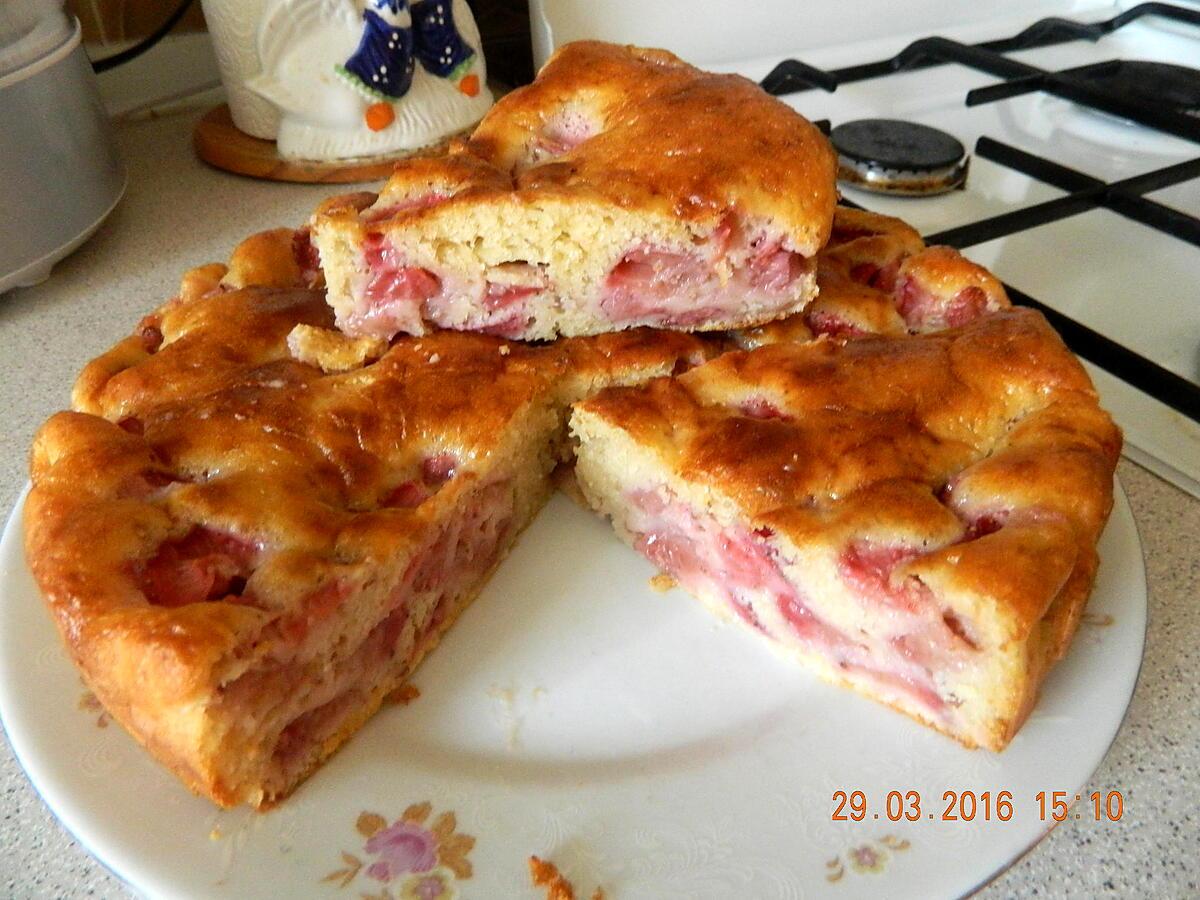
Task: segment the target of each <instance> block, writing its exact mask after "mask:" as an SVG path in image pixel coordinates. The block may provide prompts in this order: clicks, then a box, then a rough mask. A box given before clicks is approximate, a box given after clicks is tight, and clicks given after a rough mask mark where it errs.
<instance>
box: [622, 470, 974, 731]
mask: <svg viewBox="0 0 1200 900" xmlns="http://www.w3.org/2000/svg"><path fill="white" fill-rule="evenodd" d="M626 499H627V500H628V502H629V507H628V508H629V512H628V518H627V521H626V523H625V526H626V528H627V529H628V530H629V532H630V533H631V535H632V536H633V541H634V546H635V547H636V548H637V549H638V550H639V551H640V552H641V553H642V554H643V555H644V556H646V557H647V558H648V559H649V560H650V561H651V562H653V563H654V564H655V565H656V566H658V567H659V568H660V569H662V570H663V571H665V572H667V573H668V574H670V575H671V576H672V577H673V578H674V579H675V580H676V581H677V582H678V583H679V584H680V585H682V586H683V587H684V588H686V589H687V590H689V591H691V592H693V593H696V594H699V595H701V596H703V597H707V598H716V599H718V600H719V601H720V602H723V603H725V604H726V605H727V606H728V607H729V608H730V609H731V610H732V611H733V612H734V613H735V614H736V615H737V617H738V618H740V619H741V620H742V621H744V622H746V623H748V624H749V625H751V626H752V627H754V628H755V629H757V630H758V631H760V632H761V633H763V634H765V635H767V636H768V637H771V638H773V639H775V640H777V641H779V642H780V643H782V644H784V645H788V644H792V645H798V646H799V647H801V648H802V649H804V650H805V651H807V652H809V653H815V654H819V655H820V656H822V657H824V658H825V659H826V660H827V661H828V662H829V663H830V664H831V665H833V666H835V667H836V668H837V669H838V670H839V671H841V672H844V673H845V674H846V675H847V677H852V678H855V679H856V680H865V681H867V682H870V683H871V684H872V685H873V686H874V687H875V688H876V690H878V691H879V692H880V693H881V694H883V695H884V696H885V698H903V699H904V700H906V701H907V702H908V703H910V704H913V705H915V706H916V707H917V708H919V709H920V710H922V711H923V712H924V713H926V714H927V715H930V716H932V717H934V718H935V719H936V718H940V717H943V716H945V715H947V714H948V713H947V708H948V706H950V705H953V704H954V702H955V701H954V698H952V697H943V696H942V694H941V693H940V692H939V690H938V687H937V681H936V673H938V672H939V671H942V670H946V669H950V668H954V667H957V666H961V665H962V663H963V660H964V654H966V653H968V652H970V651H971V650H973V649H974V648H975V647H976V646H977V645H976V643H975V640H974V637H973V636H972V634H971V631H970V625H969V623H966V622H964V621H963V620H961V618H959V617H957V616H955V615H954V614H952V613H944V612H943V610H941V609H940V608H939V607H938V604H937V602H936V600H935V598H934V597H933V595H932V593H931V592H930V591H929V590H928V588H926V587H925V586H924V585H922V584H920V583H919V582H916V580H915V579H910V580H907V581H902V582H901V583H899V584H896V583H894V581H893V579H892V573H893V570H894V569H895V567H896V566H897V565H899V564H900V563H902V562H903V561H905V560H907V559H910V558H912V557H913V556H915V555H916V551H915V550H913V549H909V548H902V547H877V546H874V545H871V544H868V543H865V542H859V543H855V544H852V545H851V546H850V547H848V548H847V549H846V550H845V551H844V552H843V553H842V555H841V556H840V558H839V560H838V563H837V566H836V576H837V577H836V582H837V583H838V584H839V585H840V586H841V588H840V591H844V596H842V597H840V598H839V597H836V596H828V595H826V596H819V595H817V594H814V593H813V592H812V591H811V590H809V589H807V588H805V587H803V586H802V585H800V584H797V583H795V582H793V581H791V580H790V579H789V578H788V576H786V575H785V574H784V572H783V569H782V567H781V565H780V562H779V558H778V554H777V551H776V549H775V548H774V547H773V546H772V544H771V540H772V538H774V532H773V531H772V530H771V529H770V528H759V529H755V530H753V531H751V530H749V529H747V528H745V527H743V526H740V525H731V526H724V525H721V524H720V523H718V522H717V521H716V520H715V519H714V518H712V517H711V516H709V515H707V514H704V513H701V512H698V511H697V510H696V509H694V508H692V507H691V506H690V505H688V504H686V503H684V502H682V501H680V500H678V499H677V498H675V497H674V496H673V495H671V494H670V493H668V492H667V491H666V490H665V489H663V488H657V489H643V490H634V491H630V492H628V493H627V494H626ZM813 574H814V575H815V574H816V573H815V572H814V573H813ZM826 590H827V591H828V589H826ZM816 599H820V600H821V601H822V602H820V603H818V602H814V601H815V600H816ZM833 603H839V604H843V605H842V606H841V607H840V609H841V610H843V611H845V610H853V611H854V612H855V614H856V615H857V614H861V616H862V621H864V622H870V623H872V625H871V626H870V627H867V626H862V627H856V628H854V629H852V631H851V632H847V631H844V630H842V629H841V628H839V627H837V626H835V625H833V624H831V622H829V621H828V620H827V619H826V618H824V617H823V616H822V613H821V612H820V611H819V610H820V609H822V608H823V607H824V606H825V605H826V604H833ZM831 608H832V607H831Z"/></svg>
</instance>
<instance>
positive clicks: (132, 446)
mask: <svg viewBox="0 0 1200 900" xmlns="http://www.w3.org/2000/svg"><path fill="white" fill-rule="evenodd" d="M296 247H299V248H300V249H301V251H302V250H303V234H302V233H294V232H290V231H288V230H286V229H281V230H278V231H275V232H268V233H264V234H262V235H256V236H254V237H253V238H251V239H249V240H247V241H246V242H245V243H244V244H243V245H242V246H241V247H239V249H238V250H237V251H236V252H235V253H234V256H233V259H232V260H231V263H230V265H229V266H228V267H226V266H221V265H214V266H207V267H203V268H202V269H198V270H195V271H193V272H191V273H189V274H188V276H187V277H185V279H184V284H183V287H182V289H181V291H180V294H179V296H178V297H176V298H175V299H173V300H171V301H170V302H168V303H167V304H165V305H164V306H162V307H160V308H159V309H158V310H156V311H155V312H154V313H152V314H151V315H149V316H147V317H146V319H145V320H143V322H142V323H141V324H140V325H139V326H138V328H137V329H136V330H135V332H134V334H132V335H130V337H129V338H127V339H126V340H124V341H122V342H121V343H120V344H118V345H117V346H116V347H114V348H113V349H112V350H111V351H109V352H108V353H106V354H104V355H103V356H102V357H100V358H99V359H97V360H95V361H94V362H93V363H91V364H89V366H88V367H87V368H86V369H85V371H84V373H83V374H82V376H81V377H80V379H79V381H78V383H77V385H76V390H75V394H74V407H75V409H74V410H73V411H70V412H63V413H59V414H58V415H56V416H54V417H53V418H51V419H50V420H49V421H48V422H47V423H46V424H45V425H44V426H43V427H42V428H41V430H40V431H39V433H38V436H37V438H36V441H35V444H34V448H33V453H32V460H31V470H32V478H33V489H32V491H31V493H30V495H29V499H28V502H27V505H26V508H25V523H26V532H25V538H26V550H27V558H28V560H29V564H30V567H31V569H32V571H33V573H34V575H35V577H36V579H37V582H38V584H39V586H40V587H41V589H42V592H43V594H44V596H45V599H46V602H47V605H48V607H49V609H50V611H51V613H52V615H53V616H54V619H55V621H56V623H57V625H58V627H59V630H60V633H61V634H62V636H63V639H64V641H65V642H66V644H67V646H68V648H69V650H70V653H71V655H72V657H73V659H74V660H75V662H76V663H77V665H78V666H79V668H80V670H81V672H82V674H83V676H84V678H85V680H86V681H87V683H88V685H89V686H90V687H91V689H92V690H93V691H94V692H95V694H96V696H97V697H98V698H99V699H100V701H101V702H102V703H103V704H104V706H105V708H106V709H107V710H108V711H109V712H110V713H111V714H112V715H113V716H114V717H115V718H116V719H117V720H118V721H119V722H120V723H121V724H122V725H123V726H125V728H126V729H128V730H129V731H130V733H132V734H133V735H134V737H136V738H137V739H138V740H139V741H141V742H142V743H143V744H144V745H145V746H146V748H147V749H148V750H149V751H150V752H151V753H153V754H154V755H155V756H156V757H157V758H158V759H159V760H160V761H161V762H162V763H164V764H165V765H167V766H169V767H170V768H171V769H172V771H174V772H175V773H176V774H177V775H178V776H179V777H180V778H181V779H183V781H184V782H186V783H187V784H188V785H189V786H190V787H191V788H192V789H193V790H195V791H197V792H198V793H200V794H203V795H205V796H207V797H210V798H211V799H212V800H213V801H215V802H216V803H218V804H221V805H225V806H229V805H234V804H239V803H249V804H253V805H256V806H262V805H265V804H270V803H272V802H273V801H276V800H278V799H280V798H281V797H283V796H286V795H287V794H288V793H289V792H290V791H291V790H292V789H293V788H294V787H295V786H296V784H297V783H298V782H299V781H300V780H301V779H302V778H303V777H304V776H306V775H307V774H308V773H309V772H311V771H312V770H313V769H315V768H316V767H317V766H318V765H319V764H320V763H321V762H322V761H323V760H324V759H325V758H326V757H328V756H329V755H330V754H331V753H332V752H334V750H336V749H337V747H338V746H339V745H340V744H341V743H342V742H343V741H345V740H346V738H347V737H349V736H350V735H351V734H352V733H353V732H354V731H356V730H357V729H358V728H359V727H360V726H361V725H362V724H363V723H364V722H365V721H366V720H367V719H368V718H369V717H370V716H371V715H372V714H373V713H374V712H375V710H376V709H378V708H379V706H380V704H381V703H382V701H383V699H384V698H385V697H386V695H387V694H388V693H389V692H391V691H392V690H394V689H396V688H397V687H398V686H400V685H401V684H402V683H403V682H404V681H405V680H406V679H407V678H408V677H409V675H410V674H411V673H412V672H413V670H414V668H415V667H416V666H417V665H418V664H419V662H420V661H421V659H422V658H423V657H424V655H425V654H426V653H427V652H429V650H430V649H431V648H432V647H433V646H435V645H436V644H437V643H438V641H439V639H440V637H441V636H442V635H443V634H444V633H445V631H446V630H447V629H448V628H449V627H450V626H451V625H452V624H453V623H454V622H455V620H456V619H457V618H458V616H459V615H460V614H461V613H462V611H463V610H464V609H465V607H466V606H467V604H469V603H470V602H471V600H472V599H473V598H474V597H475V596H476V595H477V594H478V592H479V591H480V589H481V588H482V586H483V585H484V584H485V583H486V581H487V579H488V576H489V574H490V573H491V572H492V570H493V569H494V568H495V567H496V565H497V564H498V563H499V562H500V560H501V559H503V557H504V556H505V555H506V554H507V553H508V551H509V549H510V548H511V547H512V545H513V543H514V541H515V540H516V539H517V536H518V535H519V534H520V532H521V530H522V529H523V528H524V527H525V525H526V524H527V523H528V522H529V521H530V519H531V517H532V516H533V515H534V514H535V513H536V511H537V510H538V509H539V508H540V507H541V505H542V503H543V502H544V501H545V500H546V498H547V496H548V495H549V493H550V492H551V490H552V489H553V483H552V481H551V477H550V476H551V473H552V471H553V469H554V468H555V467H556V466H557V465H559V464H560V462H561V461H562V460H563V458H564V456H565V455H566V454H567V451H568V446H567V440H566V412H567V406H568V404H569V403H570V402H572V401H574V400H577V399H579V398H581V397H584V396H586V395H587V394H589V393H590V392H592V391H593V390H595V389H596V388H598V387H602V386H604V385H610V384H621V383H633V382H637V381H640V380H644V379H645V378H648V377H650V376H654V375H664V374H669V373H671V372H673V371H676V370H677V369H679V368H680V367H686V366H688V365H691V364H693V363H696V362H700V361H701V360H702V359H703V358H704V356H705V354H706V350H705V348H704V347H703V346H702V345H701V344H700V342H699V341H698V340H697V339H695V338H692V337H690V336H688V335H683V334H666V335H661V334H655V333H652V332H649V331H647V330H644V329H643V330H637V331H630V332H625V333H622V334H620V335H603V336H600V337H597V338H581V339H576V340H569V341H564V342H560V343H558V344H556V345H554V346H550V347H542V348H540V347H530V346H527V345H523V344H510V343H509V342H507V341H504V340H501V339H499V338H493V337H487V336H483V335H472V334H460V333H453V332H446V333H441V334H437V335H430V336H427V337H424V338H420V339H402V340H399V341H397V342H396V343H395V344H394V345H392V346H390V347H389V346H388V344H387V343H386V342H382V345H374V344H372V343H371V342H370V341H368V342H367V343H366V344H365V345H364V344H361V343H360V342H359V341H358V340H356V339H351V338H347V337H345V336H344V335H341V334H339V333H338V332H336V331H334V330H332V315H331V313H330V310H329V307H328V306H327V305H326V303H325V299H324V296H323V294H322V293H321V292H319V291H315V290H310V289H309V288H308V287H307V286H306V285H307V284H309V283H311V280H312V279H313V275H312V273H309V272H306V271H305V267H304V266H303V265H301V264H300V262H299V261H298V260H302V259H303V258H304V254H303V252H300V253H294V252H293V249H294V248H296ZM264 283H268V284H272V285H274V286H273V287H271V288H266V287H263V286H262V285H263V284H264ZM297 356H300V357H302V358H296V357H297Z"/></svg>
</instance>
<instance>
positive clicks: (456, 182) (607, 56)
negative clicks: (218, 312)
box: [318, 41, 836, 255]
mask: <svg viewBox="0 0 1200 900" xmlns="http://www.w3.org/2000/svg"><path fill="white" fill-rule="evenodd" d="M560 115H569V116H571V117H572V119H573V120H574V119H575V118H576V117H578V118H580V119H582V120H584V121H585V122H588V123H591V124H592V129H591V130H590V131H589V132H588V134H589V136H588V137H587V138H586V139H585V140H583V141H582V142H581V143H579V144H578V145H576V146H573V147H571V148H570V149H568V150H566V151H565V152H563V153H561V154H554V155H553V156H552V158H550V159H547V160H545V161H539V158H540V157H539V150H538V147H539V141H540V140H542V139H544V138H547V137H548V136H549V135H548V129H551V128H552V127H553V126H554V125H555V124H556V123H557V122H558V121H559V117H560ZM730 122H737V127H736V128H730V127H729V123H730ZM835 169H836V161H835V158H834V155H833V152H832V150H831V149H830V147H829V143H828V141H827V140H826V139H825V137H824V135H822V134H821V133H820V132H819V131H818V130H817V129H816V128H815V127H814V126H813V125H812V124H811V123H809V122H808V121H807V120H805V119H804V118H802V117H801V116H799V115H797V114H796V113H795V112H793V111H792V109H791V108H790V107H789V106H788V105H787V104H785V103H783V102H782V101H780V100H776V99H775V98H773V97H771V96H770V95H768V94H766V93H765V92H764V91H763V90H762V89H761V88H759V87H758V86H757V85H756V84H754V83H753V82H751V81H749V80H747V79H745V78H742V77H741V76H738V75H718V74H713V73H710V72H704V71H702V70H700V69H697V68H695V67H694V66H691V65H688V64H687V63H685V62H683V61H682V60H680V59H679V58H678V57H676V56H674V55H672V54H670V53H667V52H666V51H663V50H647V49H643V48H639V47H629V46H620V45H616V44H607V43H603V42H600V41H578V42H575V43H570V44H567V45H565V46H563V47H562V48H561V49H559V50H558V51H557V52H556V53H555V54H554V56H553V57H551V59H550V60H549V61H548V62H547V63H546V65H545V66H544V67H543V69H542V70H541V71H540V72H539V73H538V77H537V79H536V80H535V81H534V82H533V83H532V84H530V85H528V86H526V87H523V88H520V89H518V90H516V91H513V92H512V93H510V94H508V95H506V96H505V97H503V98H502V99H501V100H500V101H499V102H498V103H497V104H496V105H495V106H494V107H492V109H491V111H489V113H488V114H487V115H486V116H485V117H484V119H483V121H482V122H480V124H479V127H478V128H477V129H476V130H475V132H474V134H473V135H472V136H471V138H470V140H469V141H467V142H465V143H463V144H459V145H457V146H455V147H454V148H452V150H451V152H450V153H449V154H448V155H446V156H442V157H431V158H422V159H413V160H406V161H404V162H403V163H400V164H399V165H397V167H396V171H395V173H394V174H393V175H392V177H391V179H389V181H388V183H387V184H386V185H385V186H384V188H383V189H382V190H381V191H380V199H379V201H378V203H377V204H376V205H377V206H378V207H379V208H382V209H387V208H388V207H390V206H393V205H396V204H402V203H403V201H405V200H408V199H410V198H413V197H425V196H428V195H430V194H443V195H448V196H449V197H450V198H451V199H450V200H448V201H446V202H444V203H441V204H438V205H436V206H419V207H412V208H406V209H401V210H398V211H396V212H394V213H392V214H391V216H390V217H389V220H388V222H387V223H386V224H388V225H394V224H399V223H401V222H403V223H406V224H412V223H416V222H419V221H420V220H422V219H424V218H433V217H440V216H442V215H445V214H446V213H447V212H448V211H450V210H452V209H453V207H454V205H456V204H467V203H470V204H477V203H480V202H486V201H488V200H492V199H495V198H498V197H515V198H517V199H518V200H519V202H521V203H529V204H536V203H537V202H538V201H539V199H541V198H546V197H561V196H565V197H569V198H575V199H588V200H593V201H598V202H603V203H606V204H609V205H611V206H613V207H617V208H621V209H627V210H636V211H646V212H654V213H658V214H661V215H663V216H669V217H672V218H682V219H696V220H702V221H706V222H710V223H713V224H715V223H716V222H718V221H719V220H720V219H721V218H722V216H723V215H724V214H725V213H726V212H728V211H729V210H731V209H737V210H739V211H741V212H742V213H743V214H745V215H748V216H752V217H758V218H761V219H765V220H770V221H772V222H773V223H775V224H776V225H777V226H778V227H779V229H780V230H781V231H782V233H783V234H784V235H786V236H787V237H788V238H789V239H790V243H791V245H792V247H793V248H794V249H795V250H797V251H798V252H801V253H804V254H806V255H812V254H814V253H816V251H817V250H818V249H819V248H820V247H821V246H823V245H824V243H825V241H826V240H827V239H828V237H829V231H830V227H831V221H832V216H833V208H834V201H835V195H836V192H835V187H834V173H835ZM337 207H338V208H339V210H340V211H339V212H338V213H337V215H341V216H343V217H345V218H347V219H352V218H353V217H354V215H353V205H352V204H337ZM329 212H330V209H329V207H328V206H326V207H324V208H323V209H322V210H319V211H318V215H322V214H324V215H328V213H329ZM378 227H380V228H382V227H385V223H383V222H380V223H379V225H378Z"/></svg>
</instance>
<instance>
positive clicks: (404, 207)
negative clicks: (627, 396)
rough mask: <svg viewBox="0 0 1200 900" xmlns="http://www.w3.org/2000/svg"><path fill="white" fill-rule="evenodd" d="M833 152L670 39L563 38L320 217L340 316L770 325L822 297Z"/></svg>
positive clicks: (490, 326)
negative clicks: (359, 198)
mask: <svg viewBox="0 0 1200 900" xmlns="http://www.w3.org/2000/svg"><path fill="white" fill-rule="evenodd" d="M835 171H836V161H835V156H834V154H833V152H832V151H831V149H830V148H829V145H828V142H827V141H826V139H825V137H824V136H823V135H822V134H821V133H820V132H819V131H818V130H817V129H816V128H815V127H814V126H813V125H811V124H810V123H809V122H807V121H806V120H805V119H803V118H802V117H801V116H799V115H798V114H796V113H795V112H793V111H792V110H791V108H790V107H788V106H787V105H786V104H784V103H782V102H781V101H779V100H776V99H774V98H772V97H770V96H768V95H767V94H766V93H765V92H763V91H762V90H761V89H760V88H759V87H757V86H756V85H755V84H753V83H752V82H750V81H748V80H746V79H744V78H741V77H739V76H735V75H716V74H711V73H707V72H702V71H700V70H699V69H696V68H694V67H692V66H690V65H687V64H686V63H684V62H682V61H681V60H679V59H678V58H676V57H675V56H672V55H671V54H670V53H667V52H665V51H661V50H644V49H639V48H636V47H622V46H616V45H613V44H605V43H599V42H580V43H574V44H568V45H566V46H564V47H563V48H562V49H560V50H559V51H558V52H557V53H555V54H554V56H553V57H552V58H551V59H550V60H549V62H547V63H546V65H545V67H544V68H543V69H542V71H541V72H540V73H539V74H538V77H537V79H536V80H535V81H534V82H533V83H532V84H531V85H529V86H527V87H524V88H521V89H519V90H516V91H514V92H512V93H511V94H509V95H508V96H506V97H504V98H503V99H502V100H500V101H499V102H498V103H497V104H496V106H495V107H494V108H493V109H492V110H491V111H490V112H489V113H488V115H487V116H486V117H485V118H484V119H483V121H482V122H481V123H480V125H479V127H478V128H477V129H476V130H475V132H474V134H473V135H472V136H471V137H470V139H469V140H468V141H467V142H466V144H465V145H463V146H459V147H457V148H456V149H455V150H454V151H453V152H451V153H450V154H449V155H447V156H443V157H438V158H432V159H419V160H408V161H405V162H402V163H400V164H399V165H398V166H397V167H396V170H395V173H394V174H393V175H392V177H391V179H390V180H389V181H388V183H387V184H386V185H385V186H384V188H383V189H382V191H381V192H380V194H379V197H378V199H377V200H375V202H374V203H372V204H371V205H370V206H368V207H366V208H358V207H356V206H354V205H347V206H342V207H340V208H334V209H330V208H328V207H327V208H325V209H323V210H321V211H319V212H318V214H317V215H316V216H315V217H314V221H313V241H314V243H315V245H316V247H317V248H318V250H319V252H320V260H321V265H322V267H323V268H324V271H325V276H326V279H327V283H328V288H329V302H330V304H331V305H332V306H333V309H334V311H335V313H336V317H337V325H338V327H339V328H341V329H342V330H343V331H344V332H345V333H347V334H349V335H351V336H355V337H364V336H367V337H383V338H390V337H392V336H393V335H395V334H398V333H409V334H423V333H425V332H426V331H427V330H429V329H430V328H431V327H434V326H437V327H441V328H452V329H458V330H467V331H479V332H486V333H489V334H496V335H502V336H505V337H511V338H523V339H548V338H553V337H555V336H557V335H588V334H597V333H600V332H607V331H614V330H619V329H624V328H631V327H634V326H638V325H650V326H655V327H659V328H670V329H679V330H700V331H704V330H720V329H730V328H741V327H748V326H752V325H757V324H761V323H764V322H769V321H771V320H773V319H777V318H779V317H780V316H784V315H788V314H790V313H793V312H796V311H798V310H800V309H802V308H803V306H804V305H805V304H806V303H807V302H808V301H809V300H811V299H812V297H813V295H814V293H815V284H816V282H815V275H814V266H813V257H814V256H815V254H816V252H817V251H818V250H819V249H820V248H821V246H822V245H823V244H824V243H825V240H826V238H827V237H828V235H829V229H830V223H831V220H832V216H833V206H834V199H835V188H834V176H835Z"/></svg>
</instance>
